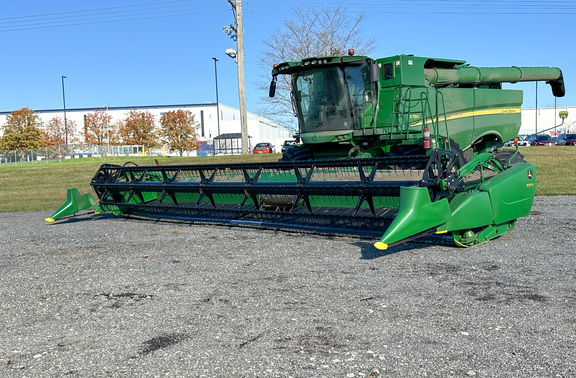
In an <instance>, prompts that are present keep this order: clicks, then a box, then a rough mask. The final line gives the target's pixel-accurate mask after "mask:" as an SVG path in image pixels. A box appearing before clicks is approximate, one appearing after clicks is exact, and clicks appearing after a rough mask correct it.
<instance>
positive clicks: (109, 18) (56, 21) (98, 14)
mask: <svg viewBox="0 0 576 378" xmlns="http://www.w3.org/2000/svg"><path fill="white" fill-rule="evenodd" d="M176 3H186V4H176ZM215 5H216V6H215ZM225 11H226V8H225V6H224V4H220V6H218V4H214V2H195V3H193V4H191V3H190V2H189V1H188V0H175V1H166V2H155V3H146V4H139V5H133V6H121V7H108V8H95V9H85V10H77V11H66V12H52V13H44V14H35V15H29V16H16V17H3V18H0V32H10V31H20V30H33V29H47V28H57V27H67V26H81V25H91V24H101V23H111V22H126V21H137V20H149V19H156V18H166V17H179V16H188V15H198V14H205V13H214V12H225Z"/></svg>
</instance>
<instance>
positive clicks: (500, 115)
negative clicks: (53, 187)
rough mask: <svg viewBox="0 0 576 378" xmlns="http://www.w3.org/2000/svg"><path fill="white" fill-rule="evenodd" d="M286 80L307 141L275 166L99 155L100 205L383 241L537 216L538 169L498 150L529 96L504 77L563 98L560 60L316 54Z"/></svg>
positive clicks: (291, 69) (497, 230)
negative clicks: (487, 63) (122, 161)
mask: <svg viewBox="0 0 576 378" xmlns="http://www.w3.org/2000/svg"><path fill="white" fill-rule="evenodd" d="M281 75H285V77H286V78H287V79H288V80H289V81H290V84H291V91H292V93H291V95H292V99H293V102H294V109H295V113H296V116H297V118H298V126H299V128H298V133H297V134H296V135H295V137H296V138H298V139H299V140H300V141H301V144H300V145H298V146H296V147H294V148H292V149H289V150H288V151H287V152H285V153H284V154H283V156H282V158H281V159H280V161H279V162H277V163H249V164H248V163H246V164H225V165H168V166H166V165H164V166H117V165H109V164H104V165H102V166H101V167H100V169H99V170H98V172H97V173H96V174H95V175H94V177H93V179H92V182H91V185H92V187H93V189H94V191H95V192H96V194H97V196H98V199H99V205H98V208H97V210H98V211H112V212H114V213H116V214H122V215H127V216H132V217H143V218H151V219H165V220H173V221H182V222H189V223H201V224H221V225H230V226H245V227H257V228H268V229H277V230H292V231H304V232H312V233H319V234H329V235H356V236H362V237H369V238H374V239H379V241H377V242H376V243H375V246H376V247H377V248H380V249H386V248H388V246H389V245H392V244H395V243H399V242H402V241H405V240H409V239H412V238H416V237H419V236H422V235H427V234H435V233H437V234H449V235H451V236H452V237H453V238H454V241H455V242H456V244H457V245H459V246H464V247H470V246H474V245H478V244H481V243H484V242H486V241H488V240H490V239H492V238H494V237H497V236H499V235H501V234H503V233H505V232H507V231H509V230H511V229H512V228H514V226H515V224H516V219H517V218H519V217H522V216H525V215H527V214H529V212H530V208H531V206H532V202H533V199H534V193H535V188H536V170H535V168H534V166H533V165H531V164H529V163H527V162H525V161H524V158H523V157H522V155H521V154H520V153H519V152H518V150H517V149H502V146H503V141H506V140H510V139H512V138H514V137H516V136H517V134H518V131H519V129H520V106H521V104H522V92H521V91H518V90H508V89H502V83H504V82H512V83H513V82H518V81H534V80H541V81H546V82H548V83H549V84H550V85H551V86H552V90H553V94H554V95H555V96H563V95H564V83H563V78H562V72H561V71H560V69H558V68H551V67H543V68H522V67H507V68H477V67H471V66H469V65H467V64H466V63H465V61H459V60H446V59H431V58H423V57H414V56H408V55H398V56H394V57H389V58H383V59H376V60H373V59H371V58H368V57H363V56H353V55H349V56H330V57H318V58H308V59H304V60H302V61H298V62H285V63H281V64H279V65H277V66H275V67H274V69H273V71H272V83H271V86H270V95H271V96H274V95H275V91H276V82H277V80H278V77H279V76H281ZM70 198H72V200H71V201H74V198H75V197H74V196H70ZM84 202H85V204H86V206H89V204H90V202H89V201H88V202H86V200H84ZM63 209H64V210H63ZM66 209H73V210H75V211H78V210H77V209H78V206H69V205H66V204H65V205H63V207H62V208H61V209H59V210H58V211H57V212H56V213H55V215H53V216H52V217H51V218H52V219H57V218H59V217H62V216H65V215H70V214H72V213H73V212H72V211H71V210H70V211H68V210H66ZM75 211H74V212H75Z"/></svg>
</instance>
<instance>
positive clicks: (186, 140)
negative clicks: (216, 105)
mask: <svg viewBox="0 0 576 378" xmlns="http://www.w3.org/2000/svg"><path fill="white" fill-rule="evenodd" d="M197 127H198V122H194V115H193V114H192V113H191V112H190V111H189V110H181V109H179V110H173V111H169V112H166V113H164V114H162V116H161V117H160V132H159V134H160V137H161V138H162V141H163V142H164V143H166V144H167V145H168V148H169V149H170V150H171V151H178V152H179V153H180V156H182V155H183V153H184V151H195V150H196V149H198V132H197Z"/></svg>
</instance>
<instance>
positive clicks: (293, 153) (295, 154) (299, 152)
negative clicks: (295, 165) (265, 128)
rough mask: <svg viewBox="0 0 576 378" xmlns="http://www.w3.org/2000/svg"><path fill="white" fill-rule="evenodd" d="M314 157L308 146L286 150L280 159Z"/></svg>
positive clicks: (306, 158) (290, 159) (308, 158)
mask: <svg viewBox="0 0 576 378" xmlns="http://www.w3.org/2000/svg"><path fill="white" fill-rule="evenodd" d="M310 159H312V153H311V152H310V150H309V149H307V148H302V149H296V148H289V149H288V150H287V151H284V153H283V154H282V157H281V158H280V159H278V161H294V160H310Z"/></svg>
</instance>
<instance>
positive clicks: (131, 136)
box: [118, 110, 159, 148]
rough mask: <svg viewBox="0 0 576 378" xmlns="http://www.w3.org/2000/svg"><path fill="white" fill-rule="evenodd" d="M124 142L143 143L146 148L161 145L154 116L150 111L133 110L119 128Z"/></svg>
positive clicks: (129, 143)
mask: <svg viewBox="0 0 576 378" xmlns="http://www.w3.org/2000/svg"><path fill="white" fill-rule="evenodd" d="M118 134H119V136H120V137H121V139H122V142H123V144H127V145H142V146H144V147H145V148H151V147H157V146H158V145H159V143H158V140H157V136H156V125H155V122H154V116H153V115H152V114H151V113H150V112H149V111H145V112H142V111H138V110H131V111H130V112H129V113H128V115H127V116H126V118H125V119H124V121H123V122H122V124H121V125H120V129H119V130H118Z"/></svg>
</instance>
